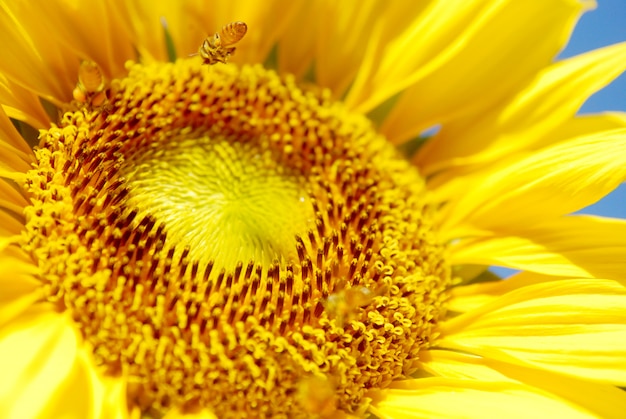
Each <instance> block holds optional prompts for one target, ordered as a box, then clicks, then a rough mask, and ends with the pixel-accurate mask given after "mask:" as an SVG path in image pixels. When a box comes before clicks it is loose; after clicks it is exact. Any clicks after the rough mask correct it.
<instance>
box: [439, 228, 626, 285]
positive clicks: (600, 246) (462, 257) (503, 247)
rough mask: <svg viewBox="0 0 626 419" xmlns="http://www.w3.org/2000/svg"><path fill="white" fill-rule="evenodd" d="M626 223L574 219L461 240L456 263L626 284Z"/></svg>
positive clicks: (455, 250) (454, 251)
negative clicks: (495, 266)
mask: <svg viewBox="0 0 626 419" xmlns="http://www.w3.org/2000/svg"><path fill="white" fill-rule="evenodd" d="M624 254H626V220H620V219H609V218H600V217H593V216H571V217H563V218H560V219H556V220H552V221H550V222H549V223H544V224H540V225H535V226H525V228H524V229H523V230H519V231H511V230H510V229H508V230H507V231H506V232H505V233H503V235H499V234H497V233H496V234H495V235H494V236H491V237H482V238H478V239H468V240H461V241H460V242H458V243H456V244H455V245H454V246H453V247H452V259H451V260H452V263H454V264H463V263H479V264H485V265H497V266H505V267H508V268H513V269H520V270H525V271H533V272H538V273H543V274H547V275H556V276H571V277H579V278H593V277H596V278H606V279H615V280H623V279H624V272H626V258H625V257H624Z"/></svg>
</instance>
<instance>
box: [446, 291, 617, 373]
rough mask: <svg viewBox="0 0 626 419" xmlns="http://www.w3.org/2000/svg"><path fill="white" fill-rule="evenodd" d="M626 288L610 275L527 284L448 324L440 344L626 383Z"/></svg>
mask: <svg viewBox="0 0 626 419" xmlns="http://www.w3.org/2000/svg"><path fill="white" fill-rule="evenodd" d="M624 307H626V288H624V286H622V285H620V284H619V283H617V282H614V281H609V280H600V279H591V280H573V279H572V280H560V281H552V282H546V283H541V284H535V285H529V286H526V287H523V288H520V289H518V290H515V291H512V292H510V293H508V294H506V295H504V296H502V297H501V298H499V299H497V300H495V301H493V302H491V303H488V304H485V305H483V306H480V307H479V308H478V309H477V310H474V311H471V312H467V313H465V314H462V315H460V316H458V317H455V318H453V319H451V320H448V321H446V322H444V323H443V324H442V325H441V328H440V331H441V336H442V337H441V340H440V341H439V343H438V345H439V346H440V347H442V348H449V349H456V350H461V351H467V352H470V353H473V354H477V355H481V356H484V357H486V358H491V359H499V360H503V361H506V362H514V363H515V362H517V363H519V364H521V365H526V366H529V365H532V366H535V367H540V368H543V369H546V370H550V371H555V372H560V373H563V374H568V375H573V376H577V377H581V378H583V379H591V380H598V381H603V382H607V383H610V384H616V385H624V384H626V311H625V310H624Z"/></svg>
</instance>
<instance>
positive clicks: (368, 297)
mask: <svg viewBox="0 0 626 419" xmlns="http://www.w3.org/2000/svg"><path fill="white" fill-rule="evenodd" d="M343 286H344V287H345V284H343ZM337 287H338V288H343V287H342V284H337ZM386 289H387V287H386V286H382V287H378V288H377V289H376V290H372V289H370V288H368V287H364V286H362V285H357V286H354V287H351V288H343V289H341V290H340V291H338V292H335V293H333V294H331V295H329V296H328V298H326V300H325V301H324V308H325V309H326V313H327V314H328V317H329V318H330V319H335V324H336V325H337V326H338V327H343V326H344V324H345V323H346V322H349V321H350V320H353V318H354V317H355V316H356V314H357V313H358V311H359V309H360V308H362V307H364V306H366V305H368V304H369V303H371V302H372V301H373V300H374V298H376V297H378V296H380V295H382V294H383V293H384V292H385V291H386Z"/></svg>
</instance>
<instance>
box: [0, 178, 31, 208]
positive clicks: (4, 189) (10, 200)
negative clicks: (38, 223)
mask: <svg viewBox="0 0 626 419" xmlns="http://www.w3.org/2000/svg"><path fill="white" fill-rule="evenodd" d="M27 205H28V200H27V199H26V198H25V197H24V195H22V194H21V193H19V192H18V191H17V189H16V188H15V187H14V186H13V185H12V184H10V183H9V182H8V181H6V180H4V179H0V209H3V208H4V209H7V210H9V211H13V212H14V213H16V214H22V212H23V211H24V207H26V206H27Z"/></svg>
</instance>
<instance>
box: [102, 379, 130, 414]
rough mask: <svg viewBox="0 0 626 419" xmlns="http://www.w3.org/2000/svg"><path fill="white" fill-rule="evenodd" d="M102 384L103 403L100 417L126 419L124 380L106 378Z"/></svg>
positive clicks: (126, 405)
mask: <svg viewBox="0 0 626 419" xmlns="http://www.w3.org/2000/svg"><path fill="white" fill-rule="evenodd" d="M103 383H104V388H105V390H104V401H103V409H102V414H101V415H100V417H101V418H102V419H128V418H129V417H131V416H130V412H129V411H128V410H129V409H128V403H127V400H126V394H127V393H126V380H124V379H123V378H107V379H104V380H103Z"/></svg>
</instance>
